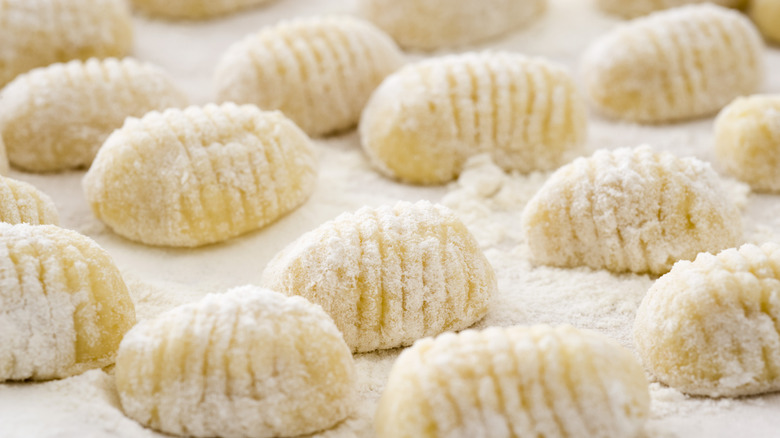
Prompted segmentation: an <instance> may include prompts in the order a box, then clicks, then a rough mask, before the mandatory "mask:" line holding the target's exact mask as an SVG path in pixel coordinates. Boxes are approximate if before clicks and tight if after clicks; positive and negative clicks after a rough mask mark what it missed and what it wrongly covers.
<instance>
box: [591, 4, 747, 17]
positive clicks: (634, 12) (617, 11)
mask: <svg viewBox="0 0 780 438" xmlns="http://www.w3.org/2000/svg"><path fill="white" fill-rule="evenodd" d="M705 2H707V3H715V4H717V5H721V6H726V7H730V8H741V7H743V6H745V3H746V0H597V1H596V4H597V5H598V7H599V8H600V9H601V10H602V11H604V12H608V13H610V14H614V15H619V16H621V17H624V18H634V17H639V16H640V15H647V14H649V13H651V12H655V11H660V10H663V9H671V8H677V7H680V6H685V5H689V4H694V3H705Z"/></svg>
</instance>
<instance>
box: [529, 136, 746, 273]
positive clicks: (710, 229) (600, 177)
mask: <svg viewBox="0 0 780 438" xmlns="http://www.w3.org/2000/svg"><path fill="white" fill-rule="evenodd" d="M721 184H722V182H721V181H720V179H719V177H718V175H717V174H716V173H715V172H714V171H713V170H712V167H711V166H710V165H709V164H707V163H704V162H702V161H699V160H698V159H696V158H677V157H675V156H674V155H672V154H670V153H668V152H661V153H657V152H654V151H653V150H652V149H651V148H650V147H649V146H642V147H638V148H634V149H631V148H622V149H617V150H614V151H607V150H599V151H597V152H596V153H595V154H593V156H592V157H589V158H578V159H577V160H575V161H574V162H572V163H570V164H568V165H566V166H563V167H561V168H560V169H558V170H557V171H556V172H555V173H554V174H553V175H552V176H551V177H550V179H548V180H547V182H545V184H544V185H543V186H542V188H541V189H540V190H539V191H538V192H537V193H536V195H534V197H533V198H532V199H531V200H530V201H529V202H528V205H526V207H525V210H524V211H523V216H522V227H523V232H524V234H525V236H526V239H527V242H528V245H529V246H530V250H531V255H532V259H533V260H534V261H535V262H537V263H541V264H545V265H552V266H560V267H575V266H588V267H590V268H593V269H608V270H610V271H614V272H635V273H651V274H656V275H660V274H664V273H666V272H668V271H669V269H671V268H672V265H674V263H675V262H677V261H678V260H692V259H693V258H694V257H696V255H697V254H698V253H700V252H703V251H720V250H722V249H724V248H729V247H732V246H735V245H738V244H739V243H741V239H742V220H741V215H740V212H739V210H738V208H737V207H736V205H734V203H733V202H731V200H730V199H729V197H728V196H727V195H726V193H725V192H724V191H723V188H722V186H721Z"/></svg>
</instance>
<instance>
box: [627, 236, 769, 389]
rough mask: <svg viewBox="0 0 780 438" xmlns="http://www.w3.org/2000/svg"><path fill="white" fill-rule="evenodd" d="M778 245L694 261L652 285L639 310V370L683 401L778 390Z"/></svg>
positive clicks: (729, 251)
mask: <svg viewBox="0 0 780 438" xmlns="http://www.w3.org/2000/svg"><path fill="white" fill-rule="evenodd" d="M778 320H780V246H779V245H777V244H775V243H766V244H764V245H762V246H760V247H759V246H756V245H752V244H748V245H743V246H742V247H740V248H739V249H733V248H732V249H727V250H725V251H723V252H721V253H719V254H718V255H712V254H708V253H703V254H699V256H698V257H696V260H694V261H693V262H688V261H683V262H680V263H678V264H676V265H675V266H674V268H673V269H672V270H671V272H669V273H668V274H666V275H664V276H663V277H661V278H660V279H659V280H658V281H656V282H655V284H654V285H653V287H651V288H650V290H649V291H648V292H647V295H646V296H645V298H644V300H643V301H642V304H641V305H640V306H639V310H638V311H637V316H636V322H635V323H634V340H635V343H636V347H637V351H638V352H639V355H640V357H641V359H642V362H643V364H644V365H645V367H646V368H647V369H648V370H649V371H650V372H651V373H652V374H654V375H655V377H656V378H657V379H658V380H660V381H661V382H663V383H665V384H667V385H670V386H672V387H674V388H676V389H679V390H680V391H683V392H685V393H688V394H695V395H707V396H711V397H720V396H731V397H735V396H743V395H752V394H760V393H764V392H769V391H777V390H780V327H779V326H778V325H777V321H778Z"/></svg>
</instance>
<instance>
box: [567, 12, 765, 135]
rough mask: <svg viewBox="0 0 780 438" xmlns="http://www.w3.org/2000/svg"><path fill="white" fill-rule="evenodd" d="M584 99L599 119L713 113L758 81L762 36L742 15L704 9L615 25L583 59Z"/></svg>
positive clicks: (662, 119)
mask: <svg viewBox="0 0 780 438" xmlns="http://www.w3.org/2000/svg"><path fill="white" fill-rule="evenodd" d="M582 76H583V82H584V86H585V91H586V94H587V96H588V98H589V100H590V101H591V103H592V104H593V105H594V106H595V107H596V109H597V110H598V111H599V112H601V113H602V114H604V115H606V116H608V117H612V118H616V119H624V120H628V121H633V122H639V123H666V122H674V121H679V120H685V119H691V118H696V117H703V116H708V115H712V114H714V113H716V112H717V111H719V110H720V109H721V108H723V107H724V106H726V105H727V104H728V103H729V102H731V101H732V100H734V98H736V97H738V96H741V95H745V94H751V93H754V92H755V91H756V90H757V89H758V88H759V86H760V85H761V83H762V81H763V78H764V45H763V42H762V40H761V35H760V34H759V33H758V30H757V29H756V28H755V26H753V24H752V23H751V22H750V20H748V19H747V18H746V17H745V16H743V15H742V14H741V13H739V12H737V11H733V10H731V9H726V8H723V7H720V6H715V5H710V4H704V5H694V6H684V7H681V8H676V9H670V10H668V11H662V12H656V13H654V14H651V15H649V16H647V17H643V18H639V19H636V20H633V21H631V22H629V23H627V24H624V25H621V26H619V27H618V28H617V29H615V30H613V31H612V32H610V33H608V34H607V35H605V36H604V37H602V38H600V39H598V40H596V42H594V43H593V44H592V45H591V47H590V48H589V49H588V50H587V52H586V54H585V55H584V58H583V62H582Z"/></svg>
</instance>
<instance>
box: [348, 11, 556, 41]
mask: <svg viewBox="0 0 780 438" xmlns="http://www.w3.org/2000/svg"><path fill="white" fill-rule="evenodd" d="M358 7H359V13H360V14H361V15H362V16H364V17H366V18H367V19H368V20H370V21H372V22H374V23H375V24H376V25H377V26H379V27H380V28H382V29H383V30H385V31H386V32H387V33H389V34H390V36H392V37H393V39H395V40H396V41H397V42H398V44H400V45H401V46H402V47H408V48H413V49H424V50H429V49H436V48H439V47H452V46H460V45H464V44H469V43H473V42H477V41H480V40H484V39H488V38H491V37H496V36H499V35H502V34H504V33H507V32H509V31H511V30H513V29H516V28H519V27H521V26H523V25H526V24H528V23H530V22H531V21H533V20H534V19H535V18H537V17H538V16H539V15H540V14H541V13H542V12H543V11H544V10H545V8H546V7H547V0H487V1H486V0H457V1H454V2H453V1H449V0H361V1H360V2H359V3H358Z"/></svg>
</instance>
